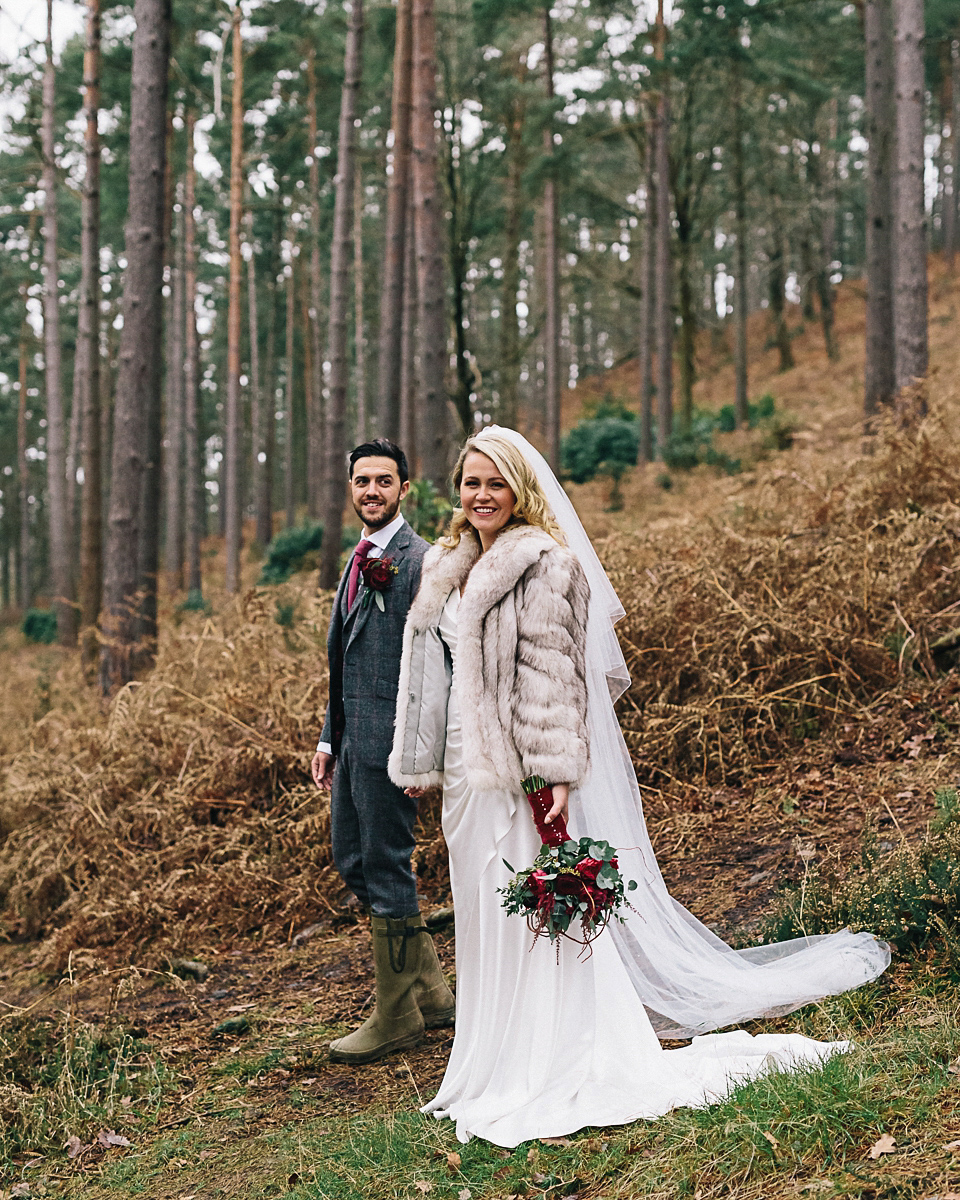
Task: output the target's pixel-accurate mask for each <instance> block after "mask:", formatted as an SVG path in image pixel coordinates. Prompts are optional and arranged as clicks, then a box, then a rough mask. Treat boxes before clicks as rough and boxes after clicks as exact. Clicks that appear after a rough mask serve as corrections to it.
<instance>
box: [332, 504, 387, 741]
mask: <svg viewBox="0 0 960 1200" xmlns="http://www.w3.org/2000/svg"><path fill="white" fill-rule="evenodd" d="M403 520H404V518H403V513H399V512H398V513H397V515H396V516H395V517H394V518H393V520H392V521H391V522H390V524H389V525H384V526H382V528H380V529H375V530H374V531H373V533H367V532H366V531H364V534H363V536H364V537H365V538H366V539H367V541H368V542H372V543H373V545H372V546H371V547H370V549H369V550H368V551H367V558H382V557H383V555H384V554H385V553H386V550H387V547H388V546H389V545H390V543H391V541H392V540H393V536H394V534H395V533H397V532H399V530H400V529H401V527H402V526H403ZM358 545H359V543H358ZM321 751H322V752H323V753H324V754H332V753H333V747H332V746H331V745H330V743H329V742H318V743H317V753H318V754H319V753H320V752H321Z"/></svg>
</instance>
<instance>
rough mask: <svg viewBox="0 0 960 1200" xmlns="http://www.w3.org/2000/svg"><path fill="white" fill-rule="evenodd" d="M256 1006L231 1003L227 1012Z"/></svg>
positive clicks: (245, 1009) (243, 1010)
mask: <svg viewBox="0 0 960 1200" xmlns="http://www.w3.org/2000/svg"><path fill="white" fill-rule="evenodd" d="M256 1007H257V1006H256V1005H255V1004H231V1005H230V1007H229V1008H228V1009H227V1012H246V1011H247V1010H248V1009H251V1008H256Z"/></svg>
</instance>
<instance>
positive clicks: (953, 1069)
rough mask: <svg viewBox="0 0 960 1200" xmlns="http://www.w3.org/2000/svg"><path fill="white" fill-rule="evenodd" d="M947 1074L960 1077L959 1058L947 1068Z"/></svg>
mask: <svg viewBox="0 0 960 1200" xmlns="http://www.w3.org/2000/svg"><path fill="white" fill-rule="evenodd" d="M947 1074H948V1075H960V1058H958V1059H957V1061H956V1062H952V1063H951V1064H950V1066H949V1067H947Z"/></svg>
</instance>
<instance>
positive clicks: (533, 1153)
mask: <svg viewBox="0 0 960 1200" xmlns="http://www.w3.org/2000/svg"><path fill="white" fill-rule="evenodd" d="M536 1161H537V1148H536V1146H531V1147H530V1149H529V1150H528V1151H527V1162H536Z"/></svg>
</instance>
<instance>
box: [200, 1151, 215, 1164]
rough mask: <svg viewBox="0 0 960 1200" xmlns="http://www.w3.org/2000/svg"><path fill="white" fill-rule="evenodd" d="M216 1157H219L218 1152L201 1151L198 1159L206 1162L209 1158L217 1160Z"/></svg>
mask: <svg viewBox="0 0 960 1200" xmlns="http://www.w3.org/2000/svg"><path fill="white" fill-rule="evenodd" d="M216 1157H217V1152H216V1150H201V1151H200V1153H199V1154H198V1155H197V1158H199V1159H200V1161H201V1162H206V1160H207V1159H208V1158H216Z"/></svg>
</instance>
